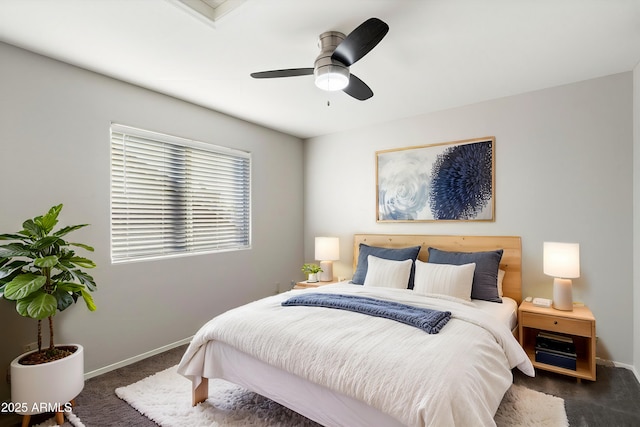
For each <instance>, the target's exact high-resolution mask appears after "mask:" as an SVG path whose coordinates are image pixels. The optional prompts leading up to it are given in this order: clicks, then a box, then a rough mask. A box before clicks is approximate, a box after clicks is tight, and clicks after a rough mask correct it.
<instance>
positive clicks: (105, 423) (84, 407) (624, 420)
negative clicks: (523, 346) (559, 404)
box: [0, 346, 640, 427]
mask: <svg viewBox="0 0 640 427" xmlns="http://www.w3.org/2000/svg"><path fill="white" fill-rule="evenodd" d="M185 349H186V346H182V347H178V348H176V349H173V350H169V351H167V352H165V353H162V354H159V355H156V356H153V357H150V358H148V359H145V360H142V361H140V362H137V363H134V364H132V365H129V366H125V367H123V368H120V369H117V370H115V371H112V372H108V373H106V374H103V375H100V376H98V377H95V378H91V379H89V380H87V381H86V383H85V387H84V390H83V391H82V393H80V395H79V396H78V398H77V399H76V407H75V408H74V412H75V414H76V415H78V416H79V417H80V419H81V420H82V422H83V423H84V424H85V426H86V427H111V426H113V427H121V426H136V427H155V426H156V424H155V423H154V422H152V421H150V420H149V419H148V418H146V417H144V416H143V415H140V413H138V412H137V411H136V410H135V409H133V408H131V407H130V406H129V405H128V404H127V403H125V402H124V401H122V400H120V399H119V398H118V397H117V396H116V395H115V393H114V390H115V389H116V388H118V387H121V386H125V385H128V384H131V383H134V382H136V381H139V380H141V379H142V378H145V377H147V376H149V375H152V374H154V373H155V372H158V371H161V370H163V369H166V368H168V367H170V366H173V365H175V364H177V363H178V362H179V361H180V358H181V357H182V354H183V353H184V351H185ZM514 372H515V373H514V382H515V383H516V384H520V385H524V386H526V387H529V388H531V389H533V390H537V391H541V392H543V393H547V394H552V395H554V396H558V397H562V398H563V399H565V407H566V410H567V416H568V418H569V424H570V425H571V426H572V427H587V426H593V427H600V426H607V427H626V426H628V427H633V426H640V384H639V383H638V381H637V380H636V378H635V376H634V375H633V373H632V372H631V371H629V370H627V369H623V368H614V367H609V366H604V365H598V366H597V381H595V382H591V381H583V382H581V383H578V382H577V381H576V380H575V379H572V378H569V377H565V376H562V375H557V374H552V373H547V372H543V371H538V372H537V376H536V377H535V378H529V377H527V376H525V375H522V374H521V373H520V372H519V371H514ZM540 409H541V410H544V408H540ZM45 417H47V416H46V415H45ZM45 419H46V418H45ZM42 420H43V417H34V420H33V423H32V424H36V423H38V422H41V421H42ZM20 422H21V420H20V417H18V416H16V415H8V414H2V417H1V418H0V426H1V427H18V426H20ZM65 427H70V424H69V423H65Z"/></svg>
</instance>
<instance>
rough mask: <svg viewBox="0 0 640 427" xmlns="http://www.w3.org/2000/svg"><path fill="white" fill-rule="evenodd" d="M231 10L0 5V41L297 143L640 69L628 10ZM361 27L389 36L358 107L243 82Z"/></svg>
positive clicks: (552, 4)
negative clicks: (370, 21) (368, 94)
mask: <svg viewBox="0 0 640 427" xmlns="http://www.w3.org/2000/svg"><path fill="white" fill-rule="evenodd" d="M240 3H241V4H240V6H239V7H238V8H237V9H235V10H233V11H232V12H230V13H228V14H226V15H224V16H223V17H222V18H220V19H219V20H218V21H216V22H215V23H210V22H207V21H205V20H203V19H199V18H197V17H196V16H195V15H194V14H192V13H189V12H188V11H187V8H185V7H184V6H183V5H181V4H180V3H179V2H177V0H55V1H54V0H0V40H1V41H5V42H7V43H10V44H13V45H16V46H19V47H23V48H25V49H29V50H32V51H34V52H38V53H41V54H44V55H47V56H50V57H52V58H56V59H59V60H61V61H65V62H68V63H71V64H74V65H77V66H80V67H83V68H86V69H89V70H93V71H96V72H99V73H102V74H106V75H108V76H112V77H115V78H118V79H121V80H124V81H127V82H130V83H133V84H136V85H139V86H142V87H145V88H149V89H152V90H155V91H158V92H161V93H165V94H168V95H171V96H174V97H177V98H181V99H184V100H187V101H190V102H193V103H195V104H199V105H202V106H205V107H208V108H211V109H214V110H217V111H221V112H224V113H227V114H230V115H233V116H236V117H239V118H242V119H245V120H248V121H251V122H255V123H259V124H262V125H264V126H267V127H271V128H274V129H277V130H281V131H283V132H286V133H289V134H292V135H296V136H299V137H302V138H307V137H313V136H317V135H323V134H328V133H334V132H338V131H342V130H346V129H351V128H358V127H362V126H367V125H369V124H371V123H377V122H384V121H390V120H395V119H399V118H403V117H409V116H415V115H418V114H423V113H426V112H430V111H437V110H443V109H447V108H452V107H456V106H461V105H466V104H470V103H475V102H479V101H483V100H487V99H493V98H499V97H503V96H508V95H513V94H518V93H523V92H528V91H532V90H537V89H542V88H545V87H551V86H557V85H561V84H566V83H571V82H575V81H580V80H585V79H590V78H595V77H600V76H605V75H609V74H614V73H619V72H624V71H630V70H632V69H633V67H634V66H635V65H636V64H637V63H638V61H639V60H640V0H483V1H479V0H322V1H310V0H246V1H244V2H240ZM370 17H377V18H380V19H382V20H383V21H385V22H386V23H387V24H388V25H389V27H390V30H389V33H388V34H387V36H386V37H385V38H384V39H383V40H382V42H380V44H379V45H378V46H377V47H376V48H375V49H373V51H371V52H370V53H369V54H368V55H367V56H365V57H364V58H363V59H362V60H360V61H359V62H357V63H356V64H354V65H353V66H352V67H351V71H352V72H353V73H354V74H356V75H357V76H358V77H360V78H361V79H362V80H364V81H365V82H366V83H367V84H368V85H369V86H370V87H371V88H372V89H373V92H374V94H375V95H374V96H373V98H371V99H369V100H367V101H357V100H355V99H353V98H351V97H349V96H348V95H346V94H344V93H342V92H337V93H328V92H323V91H321V90H319V89H317V88H316V87H315V86H314V84H313V77H311V76H303V77H293V78H282V79H270V80H255V79H252V78H251V77H249V73H251V72H254V71H264V70H271V69H280V68H298V67H313V61H314V59H315V57H316V56H317V54H318V49H317V37H318V35H319V34H320V33H322V32H324V31H329V30H336V31H341V32H343V33H345V34H348V33H349V32H350V31H351V30H353V29H354V28H355V27H357V26H358V25H359V24H360V23H362V22H363V21H364V20H366V19H367V18H370ZM1 62H2V58H0V66H1ZM3 83H4V82H3ZM328 101H329V102H330V106H328V105H327V102H328Z"/></svg>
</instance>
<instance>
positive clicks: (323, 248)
mask: <svg viewBox="0 0 640 427" xmlns="http://www.w3.org/2000/svg"><path fill="white" fill-rule="evenodd" d="M315 259H317V260H319V261H337V260H339V259H340V239H338V238H337V237H316V258H315Z"/></svg>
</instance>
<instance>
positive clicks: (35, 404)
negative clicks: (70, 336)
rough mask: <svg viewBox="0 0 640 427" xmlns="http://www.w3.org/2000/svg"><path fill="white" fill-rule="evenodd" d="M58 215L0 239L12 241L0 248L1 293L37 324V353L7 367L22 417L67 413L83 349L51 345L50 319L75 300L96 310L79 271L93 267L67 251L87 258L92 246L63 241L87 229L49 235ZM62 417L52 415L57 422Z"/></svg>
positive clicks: (91, 287) (90, 284) (55, 210)
mask: <svg viewBox="0 0 640 427" xmlns="http://www.w3.org/2000/svg"><path fill="white" fill-rule="evenodd" d="M61 210H62V205H61V204H60V205H57V206H54V207H52V208H51V209H50V210H49V211H48V212H47V213H46V214H45V215H41V216H37V217H35V218H33V219H28V220H26V221H25V222H24V223H23V224H22V227H23V228H22V230H21V231H18V232H16V233H13V234H1V235H0V240H8V241H11V242H10V243H8V244H4V245H1V246H0V293H1V294H2V296H3V297H4V298H5V299H7V300H11V301H15V303H16V311H17V312H18V314H20V315H21V316H24V317H28V318H31V319H35V320H37V324H38V334H37V338H38V341H37V344H38V349H37V350H35V351H32V352H29V353H26V354H24V355H21V356H19V357H17V358H16V359H15V360H14V361H13V362H12V363H11V399H12V401H13V402H15V403H16V404H19V405H20V406H19V407H18V408H17V409H19V410H16V412H17V413H20V414H23V415H27V416H29V415H30V414H37V413H40V412H50V411H51V409H49V410H48V411H42V410H39V408H40V407H41V405H42V404H48V405H49V406H48V408H51V407H56V405H64V406H60V408H68V407H67V406H66V405H67V403H68V402H69V401H71V400H73V399H75V397H76V396H77V395H78V394H79V393H80V391H82V389H83V388H84V353H83V352H84V349H83V348H82V346H81V345H79V344H66V345H58V346H56V345H55V344H54V329H53V317H54V316H55V315H56V313H57V312H58V311H64V310H66V309H67V308H69V307H70V306H71V305H72V304H74V303H75V302H77V301H78V299H82V300H83V301H84V302H85V304H86V306H87V308H88V309H89V310H90V311H94V310H95V309H96V306H95V304H94V302H93V298H92V296H91V293H90V292H93V291H95V290H96V283H95V281H94V279H93V277H91V276H90V275H89V274H87V273H86V272H85V271H83V270H82V269H83V268H84V269H86V268H93V267H95V263H94V262H93V261H91V260H90V259H87V258H84V257H81V256H78V255H76V253H75V251H74V250H73V249H72V247H77V248H81V249H84V250H87V251H91V252H92V251H93V248H92V247H91V246H88V245H85V244H82V243H72V242H68V241H66V240H64V239H63V237H64V236H66V235H67V234H69V233H71V232H72V231H75V230H78V229H79V228H82V227H85V226H87V225H88V224H81V225H73V226H68V227H63V228H61V229H59V230H57V231H55V232H54V231H53V229H54V227H55V226H56V224H57V223H58V215H59V214H60V211H61ZM44 319H47V320H48V324H49V347H48V348H43V347H42V321H43V320H44ZM62 411H63V409H60V410H59V411H54V412H58V415H59V416H60V417H61V416H62Z"/></svg>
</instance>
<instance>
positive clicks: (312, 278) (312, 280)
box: [307, 273, 318, 283]
mask: <svg viewBox="0 0 640 427" xmlns="http://www.w3.org/2000/svg"><path fill="white" fill-rule="evenodd" d="M317 281H318V273H309V280H307V282H309V283H315V282H317Z"/></svg>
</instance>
